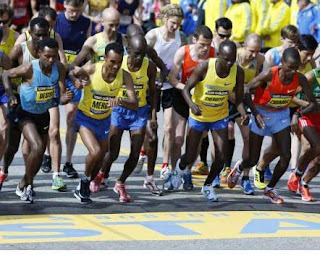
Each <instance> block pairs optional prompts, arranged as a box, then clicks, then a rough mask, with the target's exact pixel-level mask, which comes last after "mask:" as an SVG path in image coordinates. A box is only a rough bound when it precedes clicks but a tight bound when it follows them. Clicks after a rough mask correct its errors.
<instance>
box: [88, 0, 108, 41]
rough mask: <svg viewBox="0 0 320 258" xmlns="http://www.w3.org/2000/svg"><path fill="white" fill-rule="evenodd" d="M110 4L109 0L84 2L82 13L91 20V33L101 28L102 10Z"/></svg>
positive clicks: (99, 30)
mask: <svg viewBox="0 0 320 258" xmlns="http://www.w3.org/2000/svg"><path fill="white" fill-rule="evenodd" d="M109 5H110V3H109V0H86V1H85V4H84V9H85V12H84V13H83V15H84V16H85V17H87V18H89V19H90V20H91V21H92V30H91V35H94V34H96V33H98V32H101V31H102V30H103V27H102V23H101V20H102V12H103V10H104V9H106V8H108V7H109Z"/></svg>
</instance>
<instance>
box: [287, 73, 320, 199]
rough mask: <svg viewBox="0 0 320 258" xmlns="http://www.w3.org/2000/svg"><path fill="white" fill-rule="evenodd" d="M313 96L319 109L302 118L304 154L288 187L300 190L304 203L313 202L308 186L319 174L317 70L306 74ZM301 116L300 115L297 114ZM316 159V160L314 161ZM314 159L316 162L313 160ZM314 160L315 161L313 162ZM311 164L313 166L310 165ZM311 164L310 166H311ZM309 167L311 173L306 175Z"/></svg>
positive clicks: (319, 90)
mask: <svg viewBox="0 0 320 258" xmlns="http://www.w3.org/2000/svg"><path fill="white" fill-rule="evenodd" d="M306 78H307V80H308V82H309V85H310V87H311V90H312V92H313V95H314V96H315V98H316V100H317V103H318V105H317V108H316V110H315V112H313V113H312V114H308V115H305V116H302V117H300V119H299V125H300V128H301V131H302V135H301V143H302V149H303V151H302V153H301V155H300V158H299V160H298V164H297V168H296V169H295V170H294V171H292V172H291V174H290V176H289V180H288V182H287V187H288V189H289V190H290V191H292V192H294V193H296V192H297V190H298V189H299V193H300V194H301V198H302V200H303V201H313V197H312V195H311V194H310V192H309V187H308V184H309V183H310V182H311V180H312V179H313V178H314V177H315V176H317V174H318V173H319V171H320V170H319V164H320V163H319V155H320V147H319V143H320V136H319V132H320V128H319V125H320V123H319V122H320V112H319V104H320V83H319V81H320V69H319V68H316V69H313V70H312V71H310V72H308V73H307V74H306ZM297 114H298V115H300V113H299V112H298V113H297ZM314 158H315V159H314ZM313 159H314V160H313ZM312 160H313V161H312ZM310 162H311V163H312V164H310ZM309 164H310V165H309ZM308 165H309V166H311V167H312V168H309V172H308V173H307V174H306V173H305V172H306V170H307V168H308Z"/></svg>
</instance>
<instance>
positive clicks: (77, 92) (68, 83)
mask: <svg viewBox="0 0 320 258" xmlns="http://www.w3.org/2000/svg"><path fill="white" fill-rule="evenodd" d="M66 86H67V89H69V90H71V91H73V98H72V100H71V102H79V101H80V99H81V95H82V90H78V89H77V88H76V86H74V85H73V83H72V82H71V81H70V79H68V78H67V79H66Z"/></svg>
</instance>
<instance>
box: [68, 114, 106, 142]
mask: <svg viewBox="0 0 320 258" xmlns="http://www.w3.org/2000/svg"><path fill="white" fill-rule="evenodd" d="M110 124H111V116H108V117H107V118H104V119H94V118H92V117H88V116H86V115H85V114H84V113H83V112H82V111H81V110H78V111H77V114H76V119H75V121H74V131H75V132H79V129H80V127H81V126H83V127H86V128H88V129H89V130H90V131H92V132H93V133H94V135H95V136H96V139H97V140H98V141H104V140H106V139H108V137H109V130H110Z"/></svg>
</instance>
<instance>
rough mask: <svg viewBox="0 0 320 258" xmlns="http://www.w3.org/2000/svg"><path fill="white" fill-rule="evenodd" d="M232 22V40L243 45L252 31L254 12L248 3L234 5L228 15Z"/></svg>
mask: <svg viewBox="0 0 320 258" xmlns="http://www.w3.org/2000/svg"><path fill="white" fill-rule="evenodd" d="M225 16H226V17H227V18H229V19H230V20H231V21H232V35H231V38H230V39H231V40H233V41H235V42H238V43H242V42H244V40H245V38H246V36H247V35H248V34H250V32H251V31H252V24H253V23H252V12H251V7H250V5H249V4H248V3H246V2H243V3H237V4H232V5H231V6H230V8H229V9H228V10H227V12H226V15H225Z"/></svg>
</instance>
